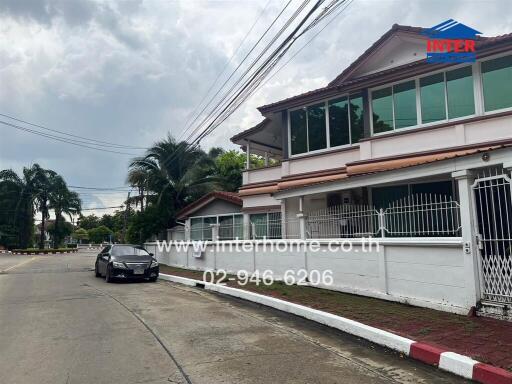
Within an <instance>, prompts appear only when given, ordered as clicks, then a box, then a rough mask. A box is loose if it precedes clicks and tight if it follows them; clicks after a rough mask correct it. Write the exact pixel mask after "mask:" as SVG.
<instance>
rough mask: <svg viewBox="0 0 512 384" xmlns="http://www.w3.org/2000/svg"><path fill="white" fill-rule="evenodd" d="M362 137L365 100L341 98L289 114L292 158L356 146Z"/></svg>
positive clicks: (355, 96) (357, 96)
mask: <svg viewBox="0 0 512 384" xmlns="http://www.w3.org/2000/svg"><path fill="white" fill-rule="evenodd" d="M362 137H363V98H362V96H361V95H354V96H351V97H350V98H349V97H348V96H345V97H341V98H338V99H334V100H329V101H326V102H322V103H318V104H314V105H310V106H308V107H306V108H301V109H296V110H293V111H290V150H291V154H292V155H297V154H300V153H305V152H311V151H318V150H322V149H326V148H329V147H338V146H341V145H349V144H351V143H357V142H359V140H360V139H361V138H362Z"/></svg>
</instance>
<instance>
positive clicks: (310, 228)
mask: <svg viewBox="0 0 512 384" xmlns="http://www.w3.org/2000/svg"><path fill="white" fill-rule="evenodd" d="M378 215H379V212H378V211H377V210H376V209H375V208H373V207H371V206H368V205H359V206H356V205H336V206H332V207H329V208H326V209H322V210H319V211H315V212H311V213H310V214H309V215H308V217H307V224H306V234H307V236H308V238H320V239H325V238H346V237H351V238H353V237H368V236H376V235H377V234H378V232H379V217H378Z"/></svg>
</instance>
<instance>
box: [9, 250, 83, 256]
mask: <svg viewBox="0 0 512 384" xmlns="http://www.w3.org/2000/svg"><path fill="white" fill-rule="evenodd" d="M76 252H78V251H62V252H11V251H8V252H2V251H0V253H9V254H11V255H29V256H30V255H34V256H40V255H63V254H67V253H76Z"/></svg>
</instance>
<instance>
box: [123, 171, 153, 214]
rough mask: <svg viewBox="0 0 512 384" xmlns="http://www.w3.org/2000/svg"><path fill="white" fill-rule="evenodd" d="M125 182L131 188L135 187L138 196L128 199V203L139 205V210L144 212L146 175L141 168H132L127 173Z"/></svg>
mask: <svg viewBox="0 0 512 384" xmlns="http://www.w3.org/2000/svg"><path fill="white" fill-rule="evenodd" d="M126 181H127V182H128V183H129V184H130V185H131V186H132V187H136V188H137V190H138V192H139V195H138V196H134V197H131V198H130V203H131V202H134V203H135V206H136V207H137V205H138V204H139V203H140V210H141V212H144V199H145V196H144V193H145V192H146V189H147V188H146V186H147V184H148V174H147V172H146V171H145V170H143V169H141V168H132V169H130V170H129V171H128V177H127V178H126Z"/></svg>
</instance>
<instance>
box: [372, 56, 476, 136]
mask: <svg viewBox="0 0 512 384" xmlns="http://www.w3.org/2000/svg"><path fill="white" fill-rule="evenodd" d="M418 86H419V92H418V90H417V87H418ZM371 98H372V115H373V116H372V123H373V133H382V132H388V131H393V130H396V129H401V128H407V127H413V126H416V125H419V124H428V123H433V122H436V121H442V120H447V119H455V118H458V117H463V116H470V115H474V114H475V99H474V91H473V74H472V68H471V67H470V66H468V67H463V68H458V69H454V70H451V71H447V72H442V73H437V74H434V75H430V76H425V77H422V78H420V79H419V81H418V82H417V81H416V80H410V81H406V82H403V83H399V84H395V85H393V86H389V87H385V88H380V89H376V90H373V91H372V92H371ZM418 98H419V99H418ZM418 104H419V105H420V108H421V114H420V111H418V110H417V108H416V106H417V105H418ZM420 116H421V119H420Z"/></svg>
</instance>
